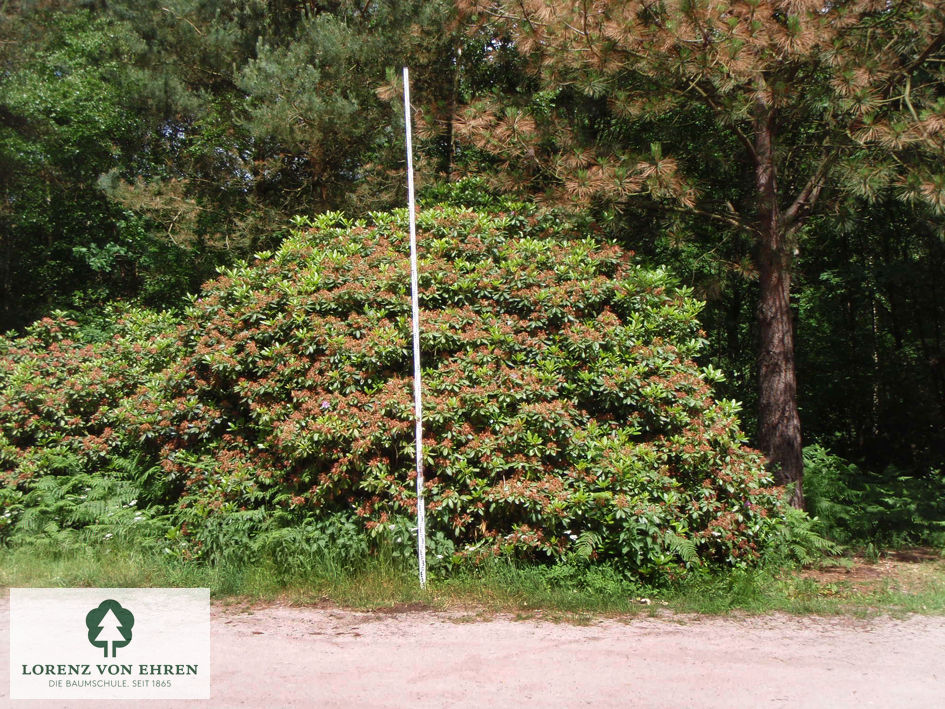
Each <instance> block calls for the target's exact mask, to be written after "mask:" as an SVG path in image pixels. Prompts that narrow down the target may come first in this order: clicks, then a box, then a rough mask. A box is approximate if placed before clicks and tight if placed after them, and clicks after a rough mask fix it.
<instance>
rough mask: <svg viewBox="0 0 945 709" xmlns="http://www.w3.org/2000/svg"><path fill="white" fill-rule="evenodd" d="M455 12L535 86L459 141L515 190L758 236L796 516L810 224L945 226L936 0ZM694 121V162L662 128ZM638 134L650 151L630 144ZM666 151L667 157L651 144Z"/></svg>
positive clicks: (628, 1) (763, 435) (763, 441)
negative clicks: (879, 201)
mask: <svg viewBox="0 0 945 709" xmlns="http://www.w3.org/2000/svg"><path fill="white" fill-rule="evenodd" d="M462 7H463V10H464V12H465V13H466V14H467V16H468V17H469V19H470V20H471V21H472V22H473V23H477V24H478V26H484V25H493V26H500V27H503V28H505V31H507V32H509V33H510V35H511V36H512V37H513V39H514V41H515V43H516V44H517V46H518V48H519V49H520V51H522V52H523V53H524V54H525V55H526V56H528V57H529V59H530V60H531V61H532V66H533V68H534V72H535V73H534V78H535V81H536V83H537V85H538V90H537V91H536V92H534V93H533V94H532V95H531V96H530V97H529V98H528V99H525V100H523V99H522V97H519V98H518V99H517V100H515V101H514V102H513V103H512V104H511V105H509V102H507V101H505V100H502V99H501V98H496V97H491V98H485V99H483V100H481V101H479V102H478V103H476V104H474V105H472V106H470V107H469V109H468V110H467V112H466V114H465V116H464V119H465V120H464V121H463V123H462V124H461V126H460V128H461V135H462V136H463V137H464V138H465V139H466V140H467V141H468V142H470V143H471V144H473V145H474V146H475V147H476V148H477V149H479V150H481V151H484V152H486V153H490V154H493V155H496V156H498V157H499V159H501V160H503V162H501V163H500V165H501V166H502V167H503V168H504V175H503V176H502V180H503V181H504V184H505V186H507V187H510V186H515V187H518V188H522V187H526V188H528V189H531V190H536V189H537V190H541V191H543V192H544V194H545V195H546V196H547V197H549V198H553V199H561V198H566V199H571V200H577V201H580V202H584V203H590V202H592V201H595V200H597V201H601V200H609V201H611V202H615V203H620V202H622V201H626V200H627V199H629V198H631V197H636V196H639V195H649V196H650V197H652V198H654V199H655V200H657V201H658V202H659V203H660V204H661V206H662V207H664V208H665V209H667V210H672V211H685V212H688V213H690V214H696V215H699V216H700V217H702V218H704V219H706V220H711V221H712V222H714V223H716V224H718V225H719V226H720V227H721V228H724V229H733V230H736V231H738V232H739V233H741V234H745V235H747V236H748V237H749V238H750V241H751V244H752V260H753V268H754V269H755V270H756V271H757V274H758V279H759V286H760V300H759V303H758V308H757V319H758V327H759V332H760V345H759V351H758V357H757V361H758V377H759V429H760V430H759V439H760V445H761V447H762V450H763V451H764V452H765V453H766V454H767V455H768V457H769V459H770V460H771V461H772V463H773V465H774V468H775V473H776V475H777V479H778V480H779V482H781V483H784V484H787V483H793V484H795V488H794V497H793V502H794V504H796V505H798V506H800V505H802V504H803V496H802V490H801V480H802V474H803V461H802V456H801V429H800V420H799V416H798V407H797V397H796V389H797V385H796V376H795V360H794V332H793V327H792V312H791V303H790V298H791V276H792V268H793V262H794V259H795V257H796V255H797V253H798V251H799V249H800V248H802V247H803V244H804V240H805V239H812V238H816V234H811V233H807V231H806V227H807V225H808V224H809V219H810V217H811V215H813V214H815V213H817V212H818V210H819V211H825V210H829V209H831V208H833V207H835V206H836V205H837V204H838V203H839V202H840V200H842V199H844V198H845V197H846V196H849V195H856V196H861V197H866V198H868V199H871V198H875V197H877V196H879V195H882V194H884V193H886V192H887V191H890V190H891V191H893V192H895V193H896V194H897V195H898V196H899V197H900V198H901V199H903V200H905V201H911V202H924V203H927V204H929V205H931V207H932V208H933V209H935V210H937V211H938V212H939V213H942V212H943V211H945V170H943V165H945V160H943V157H945V147H943V139H945V67H943V63H942V60H943V58H945V52H943V44H945V7H943V5H942V4H941V3H940V2H934V1H931V0H903V1H902V2H896V3H890V2H887V1H886V0H842V1H839V2H823V0H662V1H660V0H657V1H656V2H653V1H647V0H596V1H594V2H578V3H562V2H558V1H557V0H514V2H513V1H512V0H508V1H504V0H497V1H494V2H490V1H486V0H484V1H480V2H476V1H475V0H464V2H463V3H462ZM687 114H688V115H689V116H692V115H698V116H700V117H702V119H703V120H704V122H705V130H704V131H702V132H701V133H700V134H699V135H698V136H689V137H688V145H683V143H685V142H686V141H682V142H680V140H679V138H680V136H679V132H678V126H673V125H671V123H670V122H669V121H668V120H667V118H668V117H671V116H674V117H677V118H678V117H680V116H683V115H687ZM640 126H644V128H643V129H640V128H639V127H640ZM643 135H645V136H648V137H649V139H650V144H649V145H646V146H645V147H646V148H647V149H644V146H641V145H640V144H639V143H635V140H637V141H638V140H639V139H640V137H641V136H643ZM664 135H665V136H666V137H668V141H667V143H666V145H664V144H662V142H652V141H653V140H654V138H656V139H659V138H661V137H662V136H664ZM674 141H675V142H674ZM693 143H696V145H695V146H694V145H692V144H693ZM706 146H714V147H706ZM674 147H675V148H677V149H678V153H674V152H671V150H672V148H674ZM706 153H715V154H717V155H719V156H721V157H720V158H719V159H720V162H721V163H722V164H723V165H724V166H725V170H726V171H727V172H728V173H729V174H731V176H732V179H731V181H730V182H729V184H728V185H727V186H726V189H724V190H723V189H720V188H719V187H718V186H717V185H712V182H711V179H712V178H711V176H709V175H707V174H706V172H705V171H704V166H702V165H699V164H698V161H697V158H698V156H700V155H705V154H706ZM694 158H696V159H694ZM733 190H734V191H735V192H736V194H734V195H730V194H729V193H730V192H731V191H733Z"/></svg>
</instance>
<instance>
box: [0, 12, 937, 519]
mask: <svg viewBox="0 0 945 709" xmlns="http://www.w3.org/2000/svg"><path fill="white" fill-rule="evenodd" d="M937 51H938V52H939V54H940V53H941V45H940V44H939V47H938V49H937ZM403 65H409V66H410V68H411V74H412V77H413V82H414V85H413V87H412V93H413V102H414V107H415V109H416V113H417V121H418V125H417V150H418V153H419V154H418V177H417V179H418V182H419V185H420V188H421V194H422V196H423V199H424V200H426V201H427V202H428V203H431V202H435V201H437V200H438V199H441V198H444V197H445V196H447V195H448V196H449V199H452V200H454V201H463V202H466V203H467V204H468V206H477V205H480V204H491V203H500V202H501V198H502V196H503V195H504V194H506V193H509V192H513V191H516V192H521V193H525V194H530V195H533V196H535V197H536V198H538V199H544V200H555V201H556V202H560V201H561V200H560V199H557V198H556V197H555V195H554V192H553V190H551V189H550V187H553V186H554V185H553V184H552V183H553V182H554V178H553V176H549V174H550V173H548V172H547V171H545V172H542V167H541V165H540V160H539V158H540V157H541V153H542V152H543V151H544V152H549V151H551V150H553V149H554V146H552V145H550V144H549V142H548V140H549V139H547V138H543V137H540V136H539V137H535V138H534V143H533V145H532V147H530V148H527V149H524V150H520V151H518V152H515V151H511V152H510V154H511V155H512V157H507V158H503V157H502V156H501V155H500V152H501V151H499V150H489V149H486V148H487V146H485V145H484V143H483V142H482V140H477V139H476V138H475V136H474V133H475V130H476V129H477V125H478V124H477V123H476V121H477V120H479V119H477V116H481V115H482V114H481V112H480V113H478V114H477V113H476V106H477V102H480V103H481V102H483V101H489V102H490V105H491V106H492V110H493V111H494V112H497V114H498V115H501V116H505V119H503V120H506V119H507V120H506V123H502V122H501V121H500V122H499V123H495V122H493V123H491V124H488V123H487V124H484V126H485V129H487V130H491V131H492V134H493V137H494V138H495V140H497V141H500V142H501V141H505V142H507V143H508V144H510V145H511V144H512V143H514V142H515V141H517V140H519V139H520V138H521V136H520V135H518V134H517V133H516V132H515V130H514V129H510V131H507V132H506V133H503V130H502V128H503V126H505V125H506V124H509V125H511V124H513V123H514V119H515V117H516V116H517V115H519V114H517V113H516V112H517V111H522V110H523V107H528V108H529V110H530V111H531V115H532V116H535V115H539V116H540V115H545V116H547V120H548V125H552V124H554V122H555V121H558V120H561V118H560V117H561V116H566V117H567V118H568V120H569V121H570V122H571V123H570V125H571V128H570V131H571V134H572V135H574V136H577V137H576V138H575V140H576V141H577V142H579V143H580V142H583V143H584V144H588V145H591V144H593V145H596V146H601V145H606V146H607V147H608V150H609V151H610V152H611V153H618V152H620V151H621V150H627V151H629V150H630V149H631V148H632V149H633V150H644V151H649V152H650V153H651V154H653V155H654V159H656V160H657V162H658V156H659V154H661V153H662V152H664V151H665V152H670V151H672V152H673V154H674V155H678V156H680V160H681V161H683V162H685V163H686V164H687V165H688V167H689V170H690V174H695V175H697V176H698V180H699V182H700V186H701V189H702V194H703V195H707V196H708V198H710V199H712V200H714V201H716V202H723V203H724V202H727V201H731V202H734V203H735V204H736V206H739V207H740V206H741V205H739V204H738V200H739V194H740V192H739V190H740V186H739V184H738V181H739V180H740V179H741V178H740V175H741V174H742V172H743V170H742V168H743V167H744V165H741V164H740V163H739V161H740V160H741V158H739V157H738V145H737V143H738V138H737V136H736V135H735V133H734V132H730V133H727V134H725V133H720V132H719V131H717V130H716V129H715V128H714V127H713V126H714V125H715V124H713V123H711V122H710V121H709V120H708V118H707V115H706V113H705V108H704V106H703V107H700V106H699V105H692V106H687V107H683V108H680V107H679V106H678V105H677V106H676V107H670V108H667V109H666V112H665V113H664V114H662V115H661V117H660V118H658V119H654V118H652V117H651V116H650V117H647V118H645V119H639V118H635V117H634V115H632V114H623V113H620V112H617V111H614V110H613V109H612V104H611V103H610V102H608V100H607V99H608V94H607V91H608V89H607V88H606V87H605V88H603V89H602V88H600V87H595V86H594V85H593V83H594V77H590V78H589V79H587V83H586V85H581V84H580V83H579V82H577V81H575V80H574V79H573V77H571V78H568V77H567V76H566V75H565V74H564V73H562V74H559V75H558V76H559V78H560V83H559V84H555V83H554V76H555V75H554V74H548V75H539V74H537V73H536V72H535V71H534V70H533V68H532V67H531V66H530V65H529V63H528V61H527V58H526V57H525V56H524V55H523V54H521V53H520V52H519V51H517V50H516V47H515V46H513V42H512V40H511V39H510V35H509V34H508V32H507V29H505V28H503V27H502V26H501V25H500V24H496V23H494V22H491V21H485V20H483V18H482V16H477V15H475V14H474V13H471V12H470V11H469V9H468V8H467V9H462V8H460V9H457V7H456V6H455V5H454V4H453V3H452V2H449V1H447V0H422V1H421V0H412V1H411V0H403V1H392V2H371V1H368V2H364V1H363V0H358V1H354V0H338V1H335V2H331V1H326V2H300V1H292V0H270V1H268V2H264V1H262V0H241V1H240V2H233V1H230V0H162V1H161V2H152V0H128V1H127V2H122V1H111V0H88V1H84V2H83V1H78V0H40V1H37V2H29V1H17V0H0V329H2V330H16V331H21V330H22V329H23V328H24V327H25V326H27V325H28V324H29V323H30V322H32V321H34V320H36V319H37V318H40V317H42V316H44V315H46V314H48V313H50V312H52V311H53V310H56V309H61V310H67V311H70V312H71V313H72V314H73V317H75V318H76V319H77V320H79V321H80V322H82V323H84V324H87V325H88V326H89V327H94V326H95V323H96V318H97V317H99V316H100V315H101V313H103V312H104V311H105V310H107V307H106V306H107V304H108V303H109V302H112V301H114V300H123V301H134V302H140V303H142V304H145V305H147V306H152V307H155V308H171V309H173V308H175V307H178V305H179V304H180V303H181V299H182V297H183V296H184V295H185V294H187V293H193V292H195V291H196V290H197V289H198V288H199V286H200V284H201V283H202V282H203V281H204V280H206V279H207V278H208V277H211V276H212V275H213V274H214V273H215V269H216V268H217V267H218V266H220V265H224V264H229V263H232V262H234V261H236V260H237V259H241V258H245V257H247V256H249V255H251V254H252V253H254V252H255V251H257V250H259V249H263V248H270V247H272V246H274V245H275V244H277V243H278V242H279V241H280V239H281V238H282V237H283V236H284V235H285V234H286V233H287V230H288V228H289V226H290V225H291V220H292V217H293V216H294V215H299V214H301V215H309V214H312V213H316V212H320V211H324V210H329V209H331V210H343V211H344V212H346V213H347V214H350V215H353V216H358V215H363V214H365V213H367V212H368V211H372V210H379V209H388V208H391V207H393V206H401V205H402V204H403V202H404V199H405V187H404V184H405V178H404V170H405V157H404V141H403V118H402V115H401V112H402V106H401V103H400V86H399V84H398V80H399V79H398V76H399V70H400V67H401V66H403ZM938 66H940V64H939V65H938ZM549 77H550V78H549ZM933 78H934V77H933ZM929 81H931V80H929ZM932 83H934V82H932ZM933 93H935V96H937V98H938V100H939V103H938V104H934V102H933V108H932V109H930V110H937V109H935V105H938V106H940V107H941V105H942V90H941V84H940V83H939V84H938V85H937V88H934V89H933ZM933 98H934V97H933ZM536 107H538V108H536ZM542 110H544V111H545V113H544V114H542V113H541V111H542ZM490 125H491V126H492V127H491V128H490V127H489V126H490ZM807 130H812V129H811V128H810V126H807V125H801V124H797V123H791V122H790V121H789V120H786V121H785V123H784V124H783V125H782V126H781V132H782V135H784V136H785V143H786V144H787V145H788V146H789V148H790V145H791V141H795V142H796V143H797V144H798V145H801V144H802V142H803V140H802V139H803V135H802V134H803V133H804V132H805V131H807ZM713 131H714V132H713ZM526 133H529V132H528V131H526V130H524V129H523V133H522V135H524V134H526ZM529 134H530V133H529ZM533 158H534V165H532V160H533ZM576 169H580V163H578V168H576ZM839 179H840V178H838V180H839ZM841 187H842V185H839V184H830V183H828V184H826V185H825V187H824V190H825V193H829V194H831V195H832V196H831V199H830V200H829V208H825V209H821V210H819V211H818V212H817V213H816V214H812V215H811V216H810V218H809V220H808V221H807V223H806V224H805V226H804V229H803V231H802V232H801V233H800V236H799V237H798V240H797V245H796V251H795V259H794V263H793V269H794V270H793V292H792V300H791V305H792V308H793V314H794V327H795V332H796V353H797V373H798V403H799V409H800V416H801V422H802V429H803V436H804V443H805V445H806V446H808V449H807V451H808V454H807V461H808V465H809V466H810V465H814V466H821V467H822V468H823V467H827V468H830V470H831V471H833V473H832V474H834V476H835V482H837V484H842V485H845V486H848V487H850V489H851V490H865V489H868V488H869V486H870V485H873V486H879V489H882V490H886V491H892V492H890V494H893V493H894V492H896V491H897V490H898V491H901V490H902V489H903V487H908V486H910V485H926V484H927V483H929V482H930V481H932V480H937V479H938V478H940V476H941V471H942V468H943V465H945V278H943V276H945V241H943V233H945V231H943V227H945V223H943V217H942V214H941V212H937V211H936V210H935V209H934V207H933V206H929V205H928V204H925V203H923V202H921V201H915V200H913V201H903V200H902V199H900V198H898V196H897V195H896V194H895V190H894V188H893V187H892V186H890V185H883V184H880V185H878V186H877V187H875V189H861V190H859V191H857V190H846V191H842V190H841V189H840V188H841ZM572 196H573V195H572ZM578 196H581V197H582V198H581V199H580V201H579V202H576V203H575V206H574V209H580V210H584V211H585V212H587V213H588V214H589V215H590V216H592V217H593V218H594V219H595V220H596V223H597V225H598V226H597V228H598V229H599V230H600V232H601V233H602V235H604V236H605V237H607V238H612V239H614V240H616V241H618V242H619V243H621V244H622V245H624V246H626V247H628V248H630V249H632V250H634V251H635V252H636V253H637V255H638V256H639V257H641V258H642V259H643V260H644V261H646V262H648V263H651V264H660V265H664V266H667V267H669V268H670V269H671V270H672V271H673V272H674V273H675V274H676V277H677V278H678V280H679V281H680V282H681V283H683V284H685V285H690V286H692V287H693V288H694V289H695V292H696V295H697V296H698V297H700V298H702V299H704V300H705V302H706V307H705V310H704V311H703V315H702V323H703V327H704V329H705V332H706V337H707V339H708V340H709V343H710V346H709V347H708V348H707V350H706V352H707V353H706V355H705V359H706V361H705V362H703V364H708V363H711V364H712V365H713V366H715V367H717V368H718V369H720V370H722V371H723V372H724V373H725V375H726V382H725V383H724V384H722V385H721V388H722V391H723V393H724V394H725V395H726V396H730V397H733V398H736V399H738V400H740V401H742V402H743V403H744V414H743V415H744V425H745V427H746V429H747V430H748V431H749V432H755V431H756V430H757V422H756V421H755V420H754V418H753V417H754V416H755V414H754V411H755V403H756V401H757V398H758V395H757V381H756V379H757V377H756V373H755V368H756V367H755V360H756V356H757V342H758V332H757V325H756V319H755V308H756V305H757V303H758V273H757V271H756V269H755V268H754V266H753V265H752V258H751V255H752V245H751V243H750V242H749V241H748V240H746V238H745V236H744V235H742V234H741V233H740V232H739V231H738V230H737V229H733V228H731V227H730V226H729V225H726V224H725V223H723V222H720V221H717V220H716V221H713V220H711V219H705V218H702V217H701V216H700V214H699V213H698V211H688V212H686V211H684V210H682V211H681V210H679V209H676V208H675V207H674V206H673V205H671V204H669V202H668V200H666V199H662V200H661V199H659V198H656V199H654V198H651V197H647V196H638V197H634V196H629V197H626V198H622V199H619V200H616V201H615V200H606V199H599V198H597V197H595V195H593V194H590V193H589V194H588V195H587V196H586V197H585V196H584V195H578ZM657 197H658V195H657ZM821 480H823V478H821ZM825 484H829V483H825ZM922 489H929V488H928V487H923V488H922ZM813 493H814V495H815V497H816V490H813ZM880 497H881V496H880ZM877 499H879V498H877ZM887 512H888V510H887ZM906 514H908V511H907V512H906Z"/></svg>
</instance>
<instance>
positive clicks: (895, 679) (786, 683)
mask: <svg viewBox="0 0 945 709" xmlns="http://www.w3.org/2000/svg"><path fill="white" fill-rule="evenodd" d="M0 611H2V612H0V618H2V621H0V623H2V625H0V630H2V635H3V637H4V638H6V637H8V635H9V630H8V622H9V614H8V600H7V599H6V598H4V599H3V601H2V608H0ZM211 618H212V620H211V626H212V630H211V646H212V698H211V699H210V700H208V701H192V702H183V701H178V702H166V703H161V706H167V707H177V706H180V707H191V706H212V707H244V706H245V707H281V706H284V707H477V708H479V707H486V708H488V709H499V708H501V707H516V708H518V707H522V706H534V707H582V706H595V707H758V706H783V707H854V706H856V707H860V706H875V707H936V706H945V664H943V658H945V618H941V617H921V616H914V617H909V618H906V619H903V620H892V619H888V618H880V619H872V620H858V619H851V618H814V617H804V618H798V617H789V616H780V615H777V616H765V617H751V618H726V619H719V618H699V617H692V616H666V617H662V618H650V617H645V616H638V617H628V618H620V619H607V620H600V621H595V622H593V623H591V624H590V625H573V624H567V623H553V622H549V621H542V620H534V619H532V620H515V619H512V618H509V617H502V616H496V617H491V618H490V617H486V618H481V617H478V616H475V615H472V614H469V613H461V612H451V613H434V612H429V611H406V612H400V613H391V612H383V613H381V612H378V613H364V612H352V611H342V610H332V609H321V608H292V607H283V606H273V607H261V608H252V609H249V610H247V609H238V608H231V607H230V608H228V607H224V606H220V605H214V607H213V610H212V613H211ZM0 672H2V673H3V674H2V676H3V680H2V684H0V704H3V705H8V704H10V705H13V706H24V707H28V706H37V707H64V706H70V705H69V704H64V703H62V702H48V701H43V702H40V701H18V702H10V700H9V681H8V679H7V678H9V645H8V643H7V642H2V643H0ZM93 704H95V702H88V701H87V702H74V703H73V704H72V705H71V706H83V707H89V706H92V705H93ZM102 704H105V705H106V706H109V707H118V706H136V705H137V706H148V707H154V706H156V704H157V703H156V702H147V701H145V702H139V703H137V704H134V703H127V702H124V703H123V702H120V701H111V702H107V703H102Z"/></svg>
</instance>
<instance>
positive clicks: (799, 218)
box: [782, 150, 839, 231]
mask: <svg viewBox="0 0 945 709" xmlns="http://www.w3.org/2000/svg"><path fill="white" fill-rule="evenodd" d="M838 155H839V153H838V152H837V151H836V150H832V151H830V152H829V153H828V154H827V156H826V157H825V158H824V159H823V160H821V162H820V165H818V166H817V170H816V171H815V172H814V174H813V175H811V177H810V179H809V180H808V181H807V184H806V185H804V188H803V189H802V190H801V191H800V193H799V194H798V195H797V197H796V198H795V199H794V201H793V202H792V203H791V206H790V207H788V208H787V209H786V210H784V214H783V215H782V216H783V219H784V224H785V226H787V227H788V228H789V229H790V230H791V231H796V230H797V229H798V228H799V227H800V226H801V225H802V224H803V222H804V219H806V218H807V216H808V215H809V214H810V212H811V210H812V209H813V208H814V206H815V205H816V204H817V200H818V199H819V198H820V193H821V191H822V190H823V188H824V185H825V184H826V182H827V175H828V173H829V172H830V168H831V167H833V163H834V162H836V160H837V157H838Z"/></svg>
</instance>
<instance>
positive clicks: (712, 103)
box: [680, 78, 758, 165]
mask: <svg viewBox="0 0 945 709" xmlns="http://www.w3.org/2000/svg"><path fill="white" fill-rule="evenodd" d="M691 86H692V88H694V89H695V90H696V91H698V92H699V94H700V95H701V96H702V98H703V99H704V100H705V103H706V105H708V106H709V108H711V109H712V110H713V111H715V112H716V113H717V114H718V115H719V116H721V117H723V118H724V117H726V116H728V113H726V111H725V110H724V109H723V108H722V106H721V105H720V104H719V103H717V102H716V100H715V99H713V97H712V96H710V95H709V93H708V92H707V91H706V90H705V89H703V88H702V87H701V86H699V79H698V78H697V79H696V80H695V81H693V82H692V84H691ZM680 93H683V94H684V93H686V92H685V91H682V92H680ZM713 93H714V92H713ZM731 126H732V130H734V131H735V135H737V136H738V139H739V140H740V141H741V143H742V145H744V146H745V149H746V150H747V151H748V154H749V155H751V159H752V161H753V162H754V163H755V164H756V165H757V164H758V153H757V152H756V151H755V145H754V143H752V141H751V140H750V139H749V138H748V136H747V135H745V132H744V131H743V130H742V129H741V128H739V127H738V124H737V123H735V122H734V121H732V124H731Z"/></svg>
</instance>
